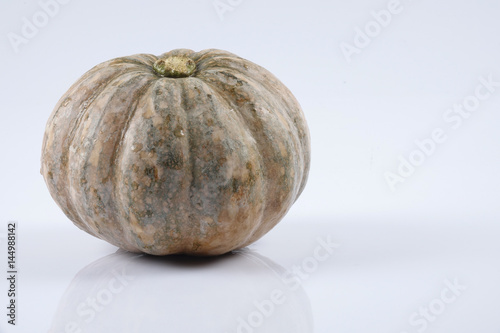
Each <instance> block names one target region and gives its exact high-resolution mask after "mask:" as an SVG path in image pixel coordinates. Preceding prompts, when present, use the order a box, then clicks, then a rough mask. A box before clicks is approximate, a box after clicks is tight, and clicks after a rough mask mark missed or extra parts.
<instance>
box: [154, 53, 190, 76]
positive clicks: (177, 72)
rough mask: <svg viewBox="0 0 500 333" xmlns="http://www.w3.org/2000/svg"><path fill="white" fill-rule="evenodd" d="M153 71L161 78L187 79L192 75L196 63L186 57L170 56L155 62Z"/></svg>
mask: <svg viewBox="0 0 500 333" xmlns="http://www.w3.org/2000/svg"><path fill="white" fill-rule="evenodd" d="M153 69H154V71H155V72H156V73H157V74H158V75H161V76H166V77H188V76H190V75H191V74H193V73H194V70H195V69H196V63H195V62H194V60H193V59H190V58H188V57H186V56H171V57H168V58H164V59H158V60H156V61H155V63H154V64H153Z"/></svg>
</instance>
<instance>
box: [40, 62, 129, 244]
mask: <svg viewBox="0 0 500 333" xmlns="http://www.w3.org/2000/svg"><path fill="white" fill-rule="evenodd" d="M122 74H123V73H120V72H119V71H116V70H115V68H103V69H102V70H101V69H99V68H97V69H96V70H94V71H92V75H89V76H84V77H83V78H82V79H81V80H79V81H77V82H76V83H75V84H74V85H73V87H72V89H70V94H69V96H71V97H67V98H65V99H64V100H63V99H61V101H60V103H59V107H57V106H56V109H55V110H54V112H53V114H52V116H51V118H49V122H48V127H49V128H48V130H47V131H46V132H48V133H49V135H53V137H52V138H48V140H47V141H50V142H52V143H53V145H52V149H49V148H48V147H47V146H45V147H44V149H43V152H44V153H43V155H42V160H43V161H44V162H45V163H42V169H45V170H46V173H47V174H48V173H49V172H50V173H51V174H53V175H54V176H55V177H57V183H54V184H52V183H50V182H48V185H49V188H51V187H52V186H53V189H54V190H55V193H58V195H57V197H55V199H56V202H57V203H58V205H59V206H62V207H63V210H64V211H65V212H67V213H68V215H69V216H70V217H71V220H72V221H73V222H74V223H76V224H78V225H79V227H80V228H82V229H84V230H85V231H87V232H89V233H90V234H92V235H94V236H96V235H95V232H94V231H93V230H92V229H89V227H88V226H87V225H86V224H85V223H84V222H83V221H82V218H81V216H80V214H78V213H77V211H76V208H75V207H76V205H75V203H74V202H73V201H72V200H71V196H70V193H69V186H67V185H68V153H69V147H70V145H71V141H72V133H73V132H74V131H75V130H76V129H75V128H76V127H77V125H78V121H79V119H81V117H82V115H83V114H84V113H86V112H87V111H88V106H89V99H92V98H94V99H95V98H96V97H97V95H98V94H99V93H100V91H101V90H104V89H105V87H106V85H107V82H109V80H113V79H114V78H116V77H119V76H120V75H122ZM68 98H71V100H68ZM62 107H64V108H65V109H66V110H70V113H69V115H68V113H65V114H60V113H59V111H60V109H61V108H62ZM61 118H63V119H61ZM64 118H66V119H64ZM67 119H69V121H68V120H67ZM59 122H61V124H59ZM56 125H60V126H58V127H57V130H55V128H54V127H55V126H56ZM51 127H52V129H51ZM46 179H47V178H46ZM51 192H52V191H51Z"/></svg>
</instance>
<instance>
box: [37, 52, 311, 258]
mask: <svg viewBox="0 0 500 333" xmlns="http://www.w3.org/2000/svg"><path fill="white" fill-rule="evenodd" d="M172 57H174V58H176V59H174V61H171V60H172ZM179 59H180V60H181V61H179ZM182 59H186V60H188V61H189V62H188V63H184V64H183V63H182ZM193 62H194V65H193ZM165 64H167V65H168V64H173V65H172V66H178V67H175V68H169V69H165V68H163V67H164V66H166V65H165ZM158 66H159V67H160V69H158V68H159V67H158ZM162 66H163V67H162ZM182 66H184V67H182ZM194 66H195V67H194ZM186 68H187V69H186ZM169 73H173V74H172V75H170V74H169ZM169 75H170V76H172V77H169ZM41 161H42V168H41V173H42V175H43V177H44V178H45V182H46V183H47V186H48V188H49V191H50V193H51V195H52V197H53V198H54V200H55V201H56V202H57V204H58V205H59V207H61V209H62V210H63V211H64V213H65V214H66V215H67V216H68V218H69V219H71V221H73V223H74V224H75V225H77V226H78V227H79V228H80V229H82V230H84V231H86V232H88V233H89V234H91V235H94V236H96V237H98V238H101V239H103V240H106V241H108V242H109V243H111V244H114V245H116V246H118V247H120V248H123V249H125V250H128V251H131V252H145V253H149V254H154V255H166V254H174V253H185V254H192V255H218V254H223V253H226V252H229V251H231V250H234V249H237V248H242V247H244V246H246V245H248V244H250V243H252V242H254V241H256V240H257V239H259V238H260V237H262V236H263V235H264V234H265V233H267V232H268V231H269V230H270V229H271V228H273V227H274V226H275V225H276V224H277V223H278V222H279V221H280V220H281V219H282V217H283V216H284V215H285V214H286V212H287V211H288V210H289V208H290V207H291V205H292V204H293V203H294V202H295V200H296V199H297V198H298V196H299V195H300V193H301V192H302V190H303V189H304V186H305V184H306V180H307V175H308V171H309V163H310V138H309V131H308V128H307V124H306V120H305V118H304V115H303V112H302V110H301V108H300V106H299V103H298V102H297V100H296V99H295V98H294V96H293V95H292V93H291V92H290V91H289V90H288V89H287V88H286V87H285V86H284V85H283V84H282V83H281V82H280V81H279V80H278V79H277V78H276V77H275V76H273V75H272V74H271V73H270V72H268V71H267V70H265V69H264V68H262V67H260V66H258V65H256V64H254V63H252V62H250V61H248V60H245V59H242V58H240V57H238V56H236V55H234V54H232V53H229V52H226V51H221V50H215V49H209V50H203V51H200V52H194V51H191V50H187V49H178V50H173V51H170V52H167V53H165V54H162V55H160V56H159V57H156V56H154V55H149V54H138V55H133V56H129V57H123V58H117V59H113V60H110V61H107V62H104V63H102V64H100V65H97V66H96V67H94V68H92V69H91V70H90V71H88V72H87V73H86V74H84V75H83V76H82V77H81V78H80V79H79V80H78V81H77V82H76V83H75V84H73V86H72V87H71V88H70V89H69V90H68V91H67V92H66V94H65V95H64V96H63V97H62V98H61V99H60V100H59V102H58V103H57V105H56V107H55V109H54V111H53V113H52V115H51V116H50V118H49V120H48V123H47V127H46V131H45V136H44V141H43V147H42V158H41Z"/></svg>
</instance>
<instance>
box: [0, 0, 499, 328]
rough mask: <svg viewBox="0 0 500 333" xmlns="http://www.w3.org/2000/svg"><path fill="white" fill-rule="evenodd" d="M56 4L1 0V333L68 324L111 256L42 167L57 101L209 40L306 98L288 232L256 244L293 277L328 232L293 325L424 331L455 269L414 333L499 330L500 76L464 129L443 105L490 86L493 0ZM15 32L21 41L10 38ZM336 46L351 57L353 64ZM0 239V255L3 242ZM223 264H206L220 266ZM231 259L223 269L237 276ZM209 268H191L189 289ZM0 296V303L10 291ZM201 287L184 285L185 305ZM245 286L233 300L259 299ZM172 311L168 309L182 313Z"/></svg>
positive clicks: (495, 25)
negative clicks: (299, 180)
mask: <svg viewBox="0 0 500 333" xmlns="http://www.w3.org/2000/svg"><path fill="white" fill-rule="evenodd" d="M61 2H63V1H62V0H61ZM66 2H68V3H66V4H58V5H57V8H55V7H54V6H51V7H50V8H49V7H47V8H48V9H46V10H48V11H50V12H51V14H52V16H48V15H46V14H45V16H44V14H40V13H43V11H44V9H43V7H44V5H42V4H43V3H54V1H49V0H45V1H41V2H40V3H38V2H36V1H17V2H7V1H4V2H2V3H1V4H0V35H1V38H0V50H1V52H0V54H1V58H0V59H1V61H0V73H1V81H0V91H1V103H2V108H1V110H2V111H1V112H2V116H1V118H0V119H1V120H0V151H1V152H2V156H3V159H2V172H1V173H0V180H1V183H0V184H1V185H2V187H3V191H1V192H0V205H1V206H0V217H1V224H0V226H1V229H0V232H3V233H5V232H6V230H5V229H6V224H7V222H8V221H10V220H15V221H18V224H19V230H18V236H19V247H18V251H19V271H20V280H19V281H20V282H19V285H18V288H19V304H20V305H19V306H20V308H19V318H18V322H19V325H18V326H16V327H14V328H13V327H10V325H9V327H8V326H7V325H6V320H5V317H4V314H3V312H5V311H4V310H2V311H0V318H4V319H1V320H0V331H1V332H4V331H5V332H11V331H12V332H41V331H43V332H45V331H47V330H48V329H49V327H50V325H51V324H52V323H54V322H57V320H58V319H57V318H59V319H60V318H61V317H63V316H64V315H63V314H61V313H60V312H57V311H56V309H57V306H59V305H60V304H62V303H64V301H63V299H65V298H63V294H64V292H65V290H66V287H68V286H69V285H70V283H71V281H72V280H73V278H74V276H75V274H76V273H77V272H78V271H80V270H81V269H83V268H84V267H85V266H86V265H88V264H90V263H91V262H93V261H94V260H97V259H99V258H101V257H105V256H106V255H108V254H110V253H112V252H114V251H115V250H116V249H115V248H114V247H112V246H111V245H108V244H106V243H104V242H102V241H100V240H97V239H93V238H92V237H91V236H88V235H86V234H85V233H83V232H80V230H78V229H77V228H76V227H73V226H72V225H71V222H70V221H69V220H68V219H67V218H66V217H65V216H64V214H63V213H62V212H61V211H60V210H59V208H58V207H57V206H56V204H55V203H54V202H53V200H52V199H51V197H50V195H49V193H48V190H47V189H46V187H45V184H44V182H43V178H42V176H41V175H40V173H39V168H40V151H41V143H42V138H43V132H44V128H45V123H46V121H47V119H48V117H49V115H50V113H51V111H52V108H53V107H54V105H55V103H56V102H57V100H58V99H59V97H60V96H61V95H62V94H63V93H64V92H65V91H66V90H67V89H68V88H69V86H70V85H71V84H72V83H73V82H74V81H75V80H76V79H78V77H80V76H81V75H82V74H83V73H84V72H85V71H87V70H88V69H90V68H91V67H93V66H94V65H96V64H98V63H100V62H103V61H105V60H108V59H111V58H115V57H119V56H125V55H131V54H136V53H152V54H161V53H163V52H166V51H169V50H171V49H175V48H190V49H193V50H202V49H206V48H220V49H225V50H228V51H230V52H233V53H235V54H237V55H239V56H241V57H244V58H246V59H249V60H251V61H253V62H255V63H257V64H259V65H261V66H263V67H265V68H267V69H268V70H270V71H271V72H272V73H274V74H275V75H276V76H277V77H278V78H280V79H281V80H282V81H283V83H284V84H285V85H287V86H288V87H289V88H290V90H291V91H292V92H293V93H294V94H295V96H296V97H297V99H298V100H299V101H300V103H301V105H302V108H303V110H304V113H305V115H306V118H307V120H308V124H309V128H310V132H311V137H312V166H311V171H310V176H309V181H308V185H307V187H306V189H305V191H304V193H303V194H302V196H301V198H300V199H299V200H298V201H297V202H296V204H295V206H294V207H293V208H292V209H291V211H290V213H289V214H288V215H287V216H286V217H285V218H284V220H283V221H282V222H281V224H280V225H279V226H278V227H277V228H276V229H275V230H273V231H272V232H270V233H269V235H267V236H266V237H264V238H263V239H262V240H261V241H259V242H257V243H256V244H254V245H253V246H252V249H253V250H255V251H257V252H258V253H260V254H261V255H264V256H266V257H267V258H268V259H266V260H271V261H272V262H274V263H275V264H276V265H279V266H281V267H282V268H284V269H285V270H290V269H292V267H293V266H294V265H301V264H302V263H304V260H305V261H307V259H308V258H309V259H310V258H312V257H311V256H313V254H314V250H315V248H316V247H317V246H318V244H319V243H318V240H317V237H319V236H321V237H326V236H327V235H331V237H332V239H335V241H336V242H338V243H339V244H340V247H339V248H338V249H337V250H336V251H337V252H336V253H335V254H333V255H332V256H331V257H329V258H328V260H327V261H324V262H321V263H319V265H318V267H315V268H314V269H311V270H312V272H311V273H310V277H308V278H307V279H303V281H302V282H303V283H302V287H303V290H304V295H306V296H304V295H302V296H304V297H305V298H304V297H302V296H301V297H302V298H301V299H306V301H304V302H303V303H304V304H306V303H307V304H309V303H310V306H311V307H310V309H309V310H307V309H306V308H307V306H306V305H304V306H302V307H300V306H299V307H298V309H297V308H294V307H291V308H293V311H295V312H290V316H295V315H297V313H302V314H304V313H305V314H306V317H307V318H309V319H310V320H311V321H312V322H313V323H314V325H312V324H311V325H306V327H307V328H304V329H303V330H302V331H304V332H307V331H313V330H312V329H311V328H310V326H314V332H398V333H400V332H405V331H406V332H408V333H410V332H418V329H419V328H422V327H423V326H422V325H412V324H411V323H410V322H409V318H410V316H411V315H412V314H413V313H414V312H415V311H417V312H418V311H419V308H420V307H425V306H427V305H428V304H429V302H431V301H433V300H436V299H439V298H440V295H441V291H442V289H443V288H445V287H446V284H445V281H447V280H449V281H453V280H454V279H458V280H459V281H460V282H461V283H462V284H464V285H466V286H467V289H466V291H464V292H463V294H462V295H460V296H459V297H458V298H457V299H456V300H455V301H454V302H452V303H451V304H447V305H446V309H445V310H443V311H442V313H441V312H440V313H439V315H437V316H435V317H436V318H435V319H433V320H428V325H427V327H426V330H425V331H427V332H452V331H453V332H496V333H498V332H500V321H499V320H498V316H497V313H498V310H499V308H500V287H499V286H498V281H500V267H498V265H499V259H500V255H499V250H500V248H499V245H498V244H499V242H498V238H499V236H500V227H499V222H500V221H499V218H500V209H499V205H498V201H499V199H500V191H499V187H500V177H499V176H498V170H499V167H500V131H499V130H498V126H499V125H500V114H499V112H498V111H499V106H500V86H499V84H497V86H494V87H493V88H492V91H491V93H490V94H488V96H487V97H486V98H484V100H483V101H480V103H479V105H478V106H477V107H476V108H474V111H472V112H470V116H469V117H468V118H466V119H463V120H462V122H461V123H460V126H458V127H457V128H454V127H453V125H454V124H456V123H455V121H453V122H450V121H447V120H446V115H447V114H448V113H447V112H449V111H448V110H449V109H450V108H453V107H454V105H457V104H462V103H464V101H469V102H470V101H474V98H475V97H474V95H475V92H476V89H477V87H478V86H479V85H481V80H482V78H483V79H488V77H489V78H490V80H492V81H494V82H500V38H499V35H498V32H499V29H500V23H499V22H500V21H499V20H498V17H499V15H500V2H498V1H493V0H478V1H463V0H462V1H457V0H455V1H452V0H443V1H439V2H435V1H429V0H400V1H399V2H397V1H396V2H391V1H380V0H377V1H367V0H357V1H351V2H347V1H338V0H336V1H330V2H326V1H263V0H254V1H238V0H232V1H229V0H221V1H218V2H217V1H215V2H214V1H212V0H207V1H201V0H189V1H183V2H181V1H171V0H169V1H159V0H158V1H152V0H151V1H142V2H140V3H139V2H138V1H120V2H111V1H107V2H103V1H96V0H90V1H81V0H72V1H66ZM217 3H218V4H219V6H224V5H220V4H221V3H222V4H225V6H226V7H225V8H226V10H225V11H224V10H222V9H220V8H222V7H219V10H218V9H217V7H216V4H217ZM397 3H399V4H398V5H395V4H397ZM228 6H229V7H228ZM45 7H46V6H45ZM228 8H229V9H228ZM388 8H389V9H392V10H393V13H392V14H391V17H390V19H389V18H387V16H386V17H385V19H386V20H385V22H383V23H384V24H380V23H376V20H375V16H377V15H376V14H374V12H375V13H379V14H378V15H379V19H380V15H381V14H380V13H381V12H380V11H381V10H385V13H387V10H388ZM44 17H45V18H47V19H46V20H45V21H44V20H43V18H44ZM37 20H38V21H37ZM26 21H29V22H31V23H38V24H39V25H40V27H39V28H38V31H37V32H33V31H31V33H32V35H31V36H27V35H26V31H24V33H25V35H24V36H23V25H26ZM366 29H368V34H369V35H371V36H368V37H366V36H365V38H364V42H365V44H363V45H362V44H360V40H361V39H363V37H360V36H359V35H360V33H359V31H360V30H361V31H366ZM370 29H372V30H370ZM14 34H15V35H17V36H19V38H25V40H24V42H23V43H22V44H19V45H14V44H15V43H12V42H11V41H10V39H12V38H13V37H12V36H14ZM360 38H361V39H360ZM346 45H350V46H351V47H356V48H357V49H356V50H357V51H356V53H353V54H351V55H350V56H349V55H347V56H346V53H345V52H344V51H345V49H346V47H349V46H346ZM343 49H344V51H343ZM478 89H480V91H481V92H483V93H486V92H488V90H487V89H486V88H485V87H482V88H478ZM448 115H449V114H448ZM448 119H449V118H448ZM436 129H441V131H442V133H444V136H446V140H445V141H444V142H442V143H438V144H435V148H434V149H433V150H432V152H430V153H429V154H428V155H425V157H424V160H423V161H421V162H422V163H421V164H420V165H418V166H416V167H415V168H414V171H413V172H412V174H411V175H407V176H408V177H403V178H404V182H399V183H397V184H395V186H393V188H392V189H391V186H390V184H389V183H388V182H387V180H386V176H387V173H388V172H391V173H394V174H397V172H398V168H399V167H400V163H401V162H400V159H401V158H405V159H409V158H410V156H416V154H420V155H421V156H424V155H422V154H421V153H418V152H416V151H417V150H418V146H417V145H416V143H415V141H416V140H417V141H421V142H422V141H424V140H427V139H429V138H431V137H432V132H433V131H434V130H436ZM1 246H2V248H1V249H0V256H1V257H2V258H3V259H2V260H3V261H5V257H6V250H5V240H3V242H2V245H1ZM2 253H3V254H2ZM3 261H2V263H3ZM3 266H5V265H4V264H3ZM156 266H157V263H156V264H153V265H152V267H156ZM216 266H217V265H214V271H213V272H212V271H210V272H211V273H213V274H215V275H216V276H217V272H219V271H217V269H218V268H217V267H216ZM190 267H191V266H190ZM194 267H195V268H194V269H195V270H196V269H197V267H198V266H197V265H194ZM224 269H225V270H223V271H222V272H223V274H221V276H222V277H221V279H223V278H224V277H223V276H225V275H226V274H231V270H226V269H227V268H224ZM3 270H4V269H3V268H2V271H3ZM84 273H85V272H84ZM177 273H178V274H182V273H183V271H182V269H178V272H177ZM219 273H220V272H219ZM2 274H3V273H2ZM95 274H98V273H95ZM152 274H153V273H152ZM204 274H205V273H204V272H202V271H200V272H198V275H197V278H198V279H199V281H198V282H197V283H200V281H204V277H205V276H206V275H204ZM83 275H85V274H83ZM90 275H91V276H93V275H92V274H90ZM153 275H154V274H153ZM264 275H265V274H264ZM0 276H1V275H0ZM207 279H208V280H210V278H208V277H207ZM256 279H257V277H256ZM258 279H260V280H258V281H260V282H259V283H264V282H262V281H266V280H265V279H266V277H258ZM2 280H3V279H2ZM73 281H74V280H73ZM256 281H257V280H256ZM175 283H180V282H175ZM185 283H188V282H185ZM259 283H257V282H256V284H259ZM208 285H209V284H208ZM264 285H265V283H264ZM96 286H98V284H97V282H96ZM243 286H244V285H242V288H243ZM302 287H301V288H302ZM0 288H1V289H0V309H1V308H4V306H3V305H2V304H3V303H6V302H7V297H6V289H7V286H6V285H4V284H2V283H0ZM207 288H208V287H207ZM84 289H85V288H84ZM137 290H139V291H135V292H137V293H138V295H143V294H144V291H140V289H137ZM301 290H302V289H301ZM69 291H71V290H69ZM82 293H83V295H84V294H85V290H84V291H82V292H80V293H79V295H80V296H81V295H82ZM66 295H68V293H67V294H66ZM71 295H72V294H71V292H70V293H69V296H67V297H69V298H71ZM197 296H199V295H197V294H196V293H194V292H193V293H192V294H189V293H188V294H186V295H183V294H179V295H178V297H179V298H181V299H183V302H186V303H187V304H188V305H189V304H191V303H190V302H192V304H196V302H199V300H196V297H197ZM247 296H248V295H247ZM247 296H241V297H240V298H237V299H238V301H237V302H240V303H245V302H246V303H248V304H253V302H254V299H252V297H250V298H249V297H247ZM135 297H138V296H137V295H136V296H135ZM143 297H145V298H144V301H147V300H148V297H149V298H151V299H152V298H154V297H157V298H158V297H166V296H164V295H163V296H162V295H154V293H153V294H150V295H143ZM166 298H167V297H166ZM213 298H214V299H212V300H206V299H203V301H204V302H207V304H208V305H207V307H209V308H210V311H214V309H213V308H214V307H215V308H217V305H219V306H220V301H218V300H217V298H218V297H213ZM190 300H191V301H190ZM61 302H62V303H61ZM438 303H439V301H435V302H434V304H438ZM123 304H127V303H126V302H122V301H113V302H112V303H111V305H110V307H111V306H113V307H117V309H118V310H117V311H122V313H123V315H124V316H126V315H127V311H132V310H130V308H128V307H120V306H123ZM165 304H166V303H165ZM175 304H177V303H169V305H167V304H166V305H165V307H166V308H165V309H166V310H167V309H170V311H173V312H174V313H175V311H176V306H175ZM210 304H212V305H210ZM238 304H239V303H238ZM188 305H186V309H189V306H188ZM193 306H194V305H193ZM166 310H165V311H166ZM134 311H135V312H137V311H141V308H137V309H135V310H134ZM143 311H145V312H148V313H149V312H150V310H147V309H143ZM200 311H201V313H203V311H205V310H200ZM206 311H208V310H207V309H206ZM196 313H198V312H196ZM238 316H242V317H244V316H246V312H245V313H239V314H238V313H236V314H235V315H234V317H231V318H229V319H227V320H226V319H224V320H225V322H231V321H234V323H236V319H237V317H238ZM174 317H175V318H177V315H176V316H174ZM106 318H108V317H106V315H105V314H103V315H102V316H101V319H102V320H104V321H105V320H106ZM109 318H112V317H111V316H110V317H109ZM211 318H213V320H214V321H217V318H219V317H218V315H217V314H216V313H215V314H213V316H212V317H211ZM221 318H222V317H221ZM273 318H274V320H275V321H276V323H279V322H280V321H279V320H278V319H277V318H279V317H278V315H276V316H274V314H272V315H271V316H270V317H269V318H267V319H266V321H264V323H263V324H262V325H257V327H255V328H252V329H253V330H254V331H255V332H259V331H262V332H264V331H273V329H274V330H275V329H277V330H278V331H279V329H278V328H276V327H279V326H276V327H275V326H273V325H274V324H271V321H272V319H273ZM61 320H62V319H61ZM109 320H110V322H112V319H109ZM191 321H193V320H191ZM220 321H221V322H222V321H223V320H222V319H220ZM149 322H153V323H154V322H155V321H154V320H152V319H150V320H149ZM276 323H275V324H276ZM202 324H203V321H202V320H201V321H200V325H201V326H200V327H201V328H200V329H199V331H203V327H205V326H203V325H202ZM161 325H166V324H165V323H161V322H160V321H158V327H165V326H161ZM179 325H181V324H179ZM276 325H279V324H276ZM233 326H235V327H236V325H233ZM172 327H174V326H172ZM175 327H177V326H175ZM178 327H180V328H179V329H180V330H181V331H182V325H181V326H178ZM281 329H282V330H283V329H284V328H283V327H282V328H281ZM122 331H123V330H122ZM195 331H196V330H195ZM205 331H207V330H205ZM233 331H234V330H233ZM275 331H276V330H275ZM84 332H97V331H96V330H91V329H90V328H87V330H84ZM107 332H112V330H108V331H107ZM130 332H135V330H134V329H133V328H130Z"/></svg>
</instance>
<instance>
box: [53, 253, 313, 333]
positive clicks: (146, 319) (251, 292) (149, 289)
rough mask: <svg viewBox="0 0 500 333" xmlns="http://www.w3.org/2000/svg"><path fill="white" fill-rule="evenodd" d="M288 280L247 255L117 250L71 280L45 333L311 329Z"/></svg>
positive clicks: (305, 304)
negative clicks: (163, 254)
mask: <svg viewBox="0 0 500 333" xmlns="http://www.w3.org/2000/svg"><path fill="white" fill-rule="evenodd" d="M290 281H291V279H290V277H287V276H286V271H285V270H284V269H283V268H282V267H281V266H279V265H277V264H276V263H274V262H273V261H271V260H270V259H268V258H266V257H264V256H262V255H260V254H258V253H256V252H253V251H249V250H244V251H237V252H233V253H230V254H227V255H223V256H220V257H211V258H198V257H185V256H169V257H153V256H148V255H143V254H132V253H128V252H125V251H121V250H120V251H118V252H116V253H114V254H111V255H108V256H106V257H103V258H101V259H99V260H97V261H95V262H93V263H91V264H90V265H88V266H87V267H85V268H83V269H82V270H81V271H80V272H79V273H78V274H77V275H76V276H75V278H74V279H73V281H72V282H71V284H70V286H69V287H68V289H67V290H66V292H65V294H64V296H63V297H62V299H61V301H60V305H59V308H58V310H57V313H56V315H55V317H54V320H53V324H52V327H51V329H50V330H49V333H59V332H65V333H66V332H68V333H69V332H71V333H85V332H92V333H100V332H103V333H104V332H106V333H109V332H120V333H124V332H134V333H135V332H160V331H161V332H217V333H224V332H241V333H250V332H292V333H293V332H312V316H311V310H310V304H309V300H308V297H307V295H306V294H305V292H304V290H303V289H302V288H301V287H300V286H299V285H297V284H291V283H290Z"/></svg>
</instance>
